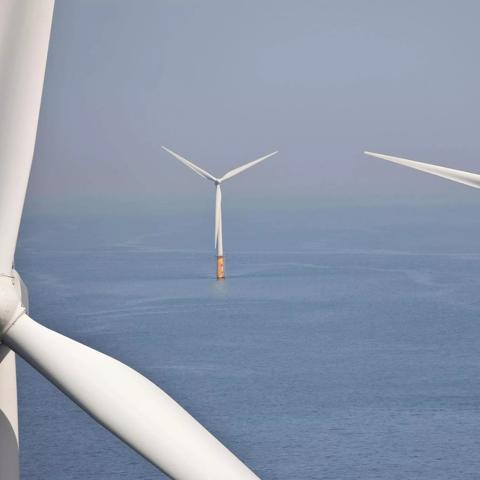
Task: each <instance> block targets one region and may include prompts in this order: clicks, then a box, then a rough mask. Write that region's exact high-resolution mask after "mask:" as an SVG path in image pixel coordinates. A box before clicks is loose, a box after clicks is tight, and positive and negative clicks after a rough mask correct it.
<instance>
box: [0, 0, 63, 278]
mask: <svg viewBox="0 0 480 480" xmlns="http://www.w3.org/2000/svg"><path fill="white" fill-rule="evenodd" d="M53 3H54V2H53V0H43V1H41V2H39V1H37V0H26V1H21V2H19V1H18V0H2V1H0V92H1V94H0V232H2V233H1V235H0V273H2V274H8V275H9V274H10V273H11V271H12V265H13V257H14V254H15V247H16V244H17V237H18V230H19V226H20V219H21V217H22V210H23V203H24V201H25V192H26V191H27V184H28V177H29V176H30V167H31V164H32V158H33V150H34V147H35V137H36V135H37V123H38V114H39V111H40V101H41V98H42V89H43V78H44V75H45V65H46V63H47V52H48V42H49V39H50V28H51V24H52V15H53Z"/></svg>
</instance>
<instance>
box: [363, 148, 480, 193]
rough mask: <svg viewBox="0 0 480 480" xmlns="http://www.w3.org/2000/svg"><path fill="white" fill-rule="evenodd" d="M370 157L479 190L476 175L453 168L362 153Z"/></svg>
mask: <svg viewBox="0 0 480 480" xmlns="http://www.w3.org/2000/svg"><path fill="white" fill-rule="evenodd" d="M364 153H365V154H366V155H370V156H371V157H377V158H381V159H383V160H388V161H389V162H393V163H398V164H399V165H404V166H406V167H410V168H414V169H415V170H420V171H422V172H426V173H431V174H432V175H437V176H438V177H442V178H446V179H447V180H452V181H454V182H458V183H463V184H464V185H468V186H469V187H474V188H480V175H477V174H476V173H470V172H464V171H462V170H455V169H453V168H447V167H440V166H439V165H432V164H430V163H422V162H415V161H414V160H406V159H404V158H399V157H392V156H390V155H382V154H380V153H372V152H364Z"/></svg>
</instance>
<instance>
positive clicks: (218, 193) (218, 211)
mask: <svg viewBox="0 0 480 480" xmlns="http://www.w3.org/2000/svg"><path fill="white" fill-rule="evenodd" d="M221 219H222V190H221V188H220V185H217V186H216V188H215V248H217V245H218V237H219V234H220V227H221Z"/></svg>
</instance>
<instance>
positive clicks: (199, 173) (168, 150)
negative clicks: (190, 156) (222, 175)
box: [162, 146, 218, 182]
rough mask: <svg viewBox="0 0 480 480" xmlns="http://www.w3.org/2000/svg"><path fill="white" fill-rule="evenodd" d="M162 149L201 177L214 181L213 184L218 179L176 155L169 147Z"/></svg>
mask: <svg viewBox="0 0 480 480" xmlns="http://www.w3.org/2000/svg"><path fill="white" fill-rule="evenodd" d="M162 148H163V149H164V150H165V151H166V152H168V153H169V154H170V155H173V156H174V157H175V158H176V159H177V160H180V162H182V163H183V164H184V165H186V166H187V167H189V168H191V169H192V170H193V171H194V172H195V173H196V174H198V175H200V176H201V177H203V178H205V179H207V180H212V182H216V181H217V180H218V179H217V178H215V177H214V176H213V175H211V174H210V173H208V172H207V171H206V170H203V168H200V167H198V166H197V165H195V164H194V163H192V162H190V160H187V159H186V158H183V157H181V156H180V155H179V154H178V153H175V152H174V151H172V150H170V149H169V148H167V147H164V146H162Z"/></svg>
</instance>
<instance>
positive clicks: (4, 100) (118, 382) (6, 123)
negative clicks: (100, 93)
mask: <svg viewBox="0 0 480 480" xmlns="http://www.w3.org/2000/svg"><path fill="white" fill-rule="evenodd" d="M53 6H54V1H53V0H1V1H0V92H1V95H0V479H1V480H18V478H19V468H18V428H17V403H16V381H15V357H14V353H13V352H15V353H16V354H18V355H20V356H21V357H23V358H24V360H25V361H26V362H28V363H29V364H30V365H31V366H32V367H34V368H35V369H37V370H38V371H39V372H40V373H41V374H42V375H43V376H44V377H46V378H47V379H48V380H49V381H51V382H52V383H53V384H54V385H55V386H56V387H57V388H58V389H59V390H60V391H62V392H63V393H64V394H65V395H67V396H68V397H70V398H71V399H72V400H73V401H74V402H75V403H76V404H77V405H78V406H79V407H80V408H82V409H83V410H85V411H86V412H87V413H88V414H89V415H90V416H91V417H93V419H95V420H96V421H97V422H99V423H100V424H101V425H103V426H104V427H105V428H107V429H108V430H110V431H111V432H112V433H113V434H115V435H116V436H117V437H118V438H120V439H121V440H122V441H124V442H125V443H126V444H127V445H129V446H130V447H131V448H133V449H134V450H136V451H137V452H138V453H139V454H140V455H142V456H143V457H145V458H146V459H147V460H149V461H150V462H151V463H152V464H153V465H155V466H157V467H158V468H159V469H160V470H162V471H163V472H164V473H165V474H166V475H168V476H169V477H171V478H172V479H175V480H225V479H229V480H255V479H256V480H258V477H257V476H256V475H255V474H254V473H253V472H252V471H251V470H249V469H248V468H247V467H246V466H245V465H244V464H243V463H242V462H241V461H240V460H239V459H238V458H237V457H235V456H234V455H233V454H232V453H231V452H230V451H229V450H227V449H226V448H225V447H224V446H223V445H222V444H221V443H220V442H219V441H218V440H217V439H216V438H215V437H214V436H213V435H211V434H210V433H209V432H208V431H207V430H206V429H205V428H204V427H203V426H202V425H200V423H198V422H197V421H196V420H195V419H194V418H193V417H191V416H190V415H189V414H188V413H187V412H186V411H185V410H184V409H183V408H182V407H181V406H180V405H179V404H178V403H176V402H175V401H174V400H173V399H172V398H170V397H169V396H168V395H167V394H166V393H165V392H163V391H162V390H161V389H160V388H158V387H157V386H156V385H154V384H153V383H152V382H150V381H149V380H147V379H146V378H145V377H143V376H142V375H140V374H139V373H137V372H136V371H135V370H132V369H131V368H129V367H127V366H126V365H124V364H122V363H120V362H119V361H117V360H114V359H113V358H111V357H109V356H107V355H104V354H102V353H100V352H98V351H96V350H93V349H92V348H89V347H87V346H85V345H82V344H80V343H78V342H76V341H74V340H71V339H70V338H67V337H65V336H63V335H60V334H59V333H56V332H54V331H52V330H50V329H48V328H46V327H43V326H42V325H40V324H38V323H37V322H35V321H34V320H33V319H32V318H31V317H30V316H29V315H28V314H27V306H28V300H27V291H26V288H25V286H24V285H23V282H22V281H21V278H20V276H19V275H18V273H17V272H16V271H15V269H14V267H13V259H14V253H15V248H16V243H17V236H18V230H19V226H20V219H21V215H22V210H23V203H24V199H25V192H26V189H27V183H28V177H29V173H30V166H31V162H32V157H33V152H34V146H35V137H36V132H37V122H38V115H39V109H40V100H41V95H42V87H43V77H44V72H45V65H46V59H47V51H48V43H49V35H50V26H51V21H52V13H53ZM131 328H132V329H134V328H135V325H134V323H133V322H132V325H131ZM126 341H128V339H127V340H126ZM199 394H201V392H199Z"/></svg>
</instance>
